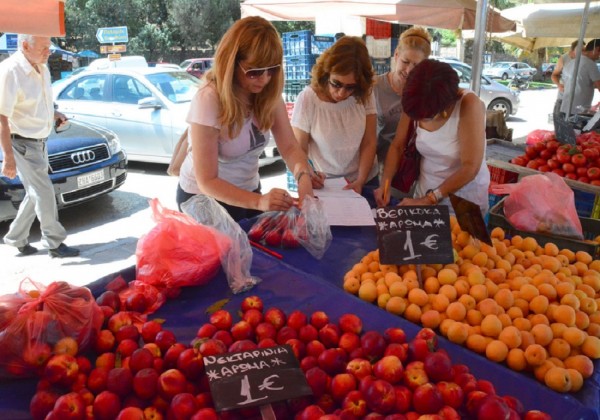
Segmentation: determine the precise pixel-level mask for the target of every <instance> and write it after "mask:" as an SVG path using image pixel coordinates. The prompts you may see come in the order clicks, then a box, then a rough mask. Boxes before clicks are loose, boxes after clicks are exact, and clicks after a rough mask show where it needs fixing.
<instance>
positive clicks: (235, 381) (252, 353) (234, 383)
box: [204, 345, 312, 411]
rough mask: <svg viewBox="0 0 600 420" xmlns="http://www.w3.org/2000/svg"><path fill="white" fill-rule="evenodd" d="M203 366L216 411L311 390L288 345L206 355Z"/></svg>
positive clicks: (260, 403) (293, 396) (296, 395)
mask: <svg viewBox="0 0 600 420" xmlns="http://www.w3.org/2000/svg"><path fill="white" fill-rule="evenodd" d="M204 366H205V368H206V375H207V376H208V381H209V385H210V391H211V393H212V397H213V403H214V405H215V410H217V411H224V410H233V409H237V408H243V407H254V406H259V405H266V404H270V403H273V402H277V401H282V400H287V399H289V398H296V397H300V396H304V395H311V394H312V391H311V389H310V387H309V386H308V383H307V382H306V377H305V376H304V373H303V372H302V370H301V369H300V365H299V363H298V359H296V356H295V355H294V351H293V350H292V348H291V346H289V345H284V346H276V347H269V348H264V349H254V350H249V351H242V352H236V353H224V354H219V355H215V356H206V357H204Z"/></svg>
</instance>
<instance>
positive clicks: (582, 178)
mask: <svg viewBox="0 0 600 420" xmlns="http://www.w3.org/2000/svg"><path fill="white" fill-rule="evenodd" d="M577 181H579V182H584V183H586V184H589V183H590V179H589V178H588V177H587V176H580V177H579V178H577Z"/></svg>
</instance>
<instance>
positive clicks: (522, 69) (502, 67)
mask: <svg viewBox="0 0 600 420" xmlns="http://www.w3.org/2000/svg"><path fill="white" fill-rule="evenodd" d="M536 73H537V69H535V68H533V67H531V66H530V65H529V64H527V63H523V62H521V61H498V62H497V63H493V64H492V65H491V66H490V67H487V68H485V69H484V70H483V75H484V76H488V77H491V78H493V79H502V80H506V79H512V78H513V77H515V74H516V75H518V76H519V77H530V76H534V75H535V74H536Z"/></svg>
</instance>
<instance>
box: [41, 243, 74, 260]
mask: <svg viewBox="0 0 600 420" xmlns="http://www.w3.org/2000/svg"><path fill="white" fill-rule="evenodd" d="M48 254H49V255H50V256H51V257H52V258H67V257H76V256H78V255H79V250H78V249H77V248H71V247H70V246H66V245H65V244H60V245H59V246H58V248H54V249H50V250H48Z"/></svg>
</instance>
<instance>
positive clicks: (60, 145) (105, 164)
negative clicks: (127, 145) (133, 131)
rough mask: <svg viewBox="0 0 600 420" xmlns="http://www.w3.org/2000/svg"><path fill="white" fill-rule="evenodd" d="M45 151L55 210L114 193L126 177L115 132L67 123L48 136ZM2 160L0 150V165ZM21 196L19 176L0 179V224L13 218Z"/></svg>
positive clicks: (125, 157) (87, 125)
mask: <svg viewBox="0 0 600 420" xmlns="http://www.w3.org/2000/svg"><path fill="white" fill-rule="evenodd" d="M47 149H48V160H49V166H48V175H49V176H50V180H51V181H52V184H53V186H54V195H55V197H56V203H57V205H58V208H59V209H61V208H64V207H68V206H72V205H76V204H80V203H83V202H86V201H88V200H91V199H93V198H96V197H98V196H100V195H103V194H107V193H109V192H111V191H114V190H115V189H117V188H119V187H120V186H121V185H123V183H124V182H125V179H126V178H127V155H126V154H125V152H124V151H123V150H122V149H121V143H120V142H119V139H118V137H117V136H116V135H115V133H113V132H111V131H109V130H106V129H104V128H102V127H98V126H94V125H91V124H85V123H82V122H77V121H69V122H67V123H66V125H64V126H63V127H61V128H60V129H59V132H55V131H53V132H52V134H51V135H50V137H48V140H47ZM3 160H4V156H3V154H2V151H0V165H2V161H3ZM17 169H18V168H17ZM24 197H25V190H24V188H23V183H22V182H21V180H20V179H19V177H16V178H14V179H9V178H6V177H4V176H0V222H2V221H7V220H11V219H14V218H15V216H16V214H17V209H18V208H19V205H20V204H21V201H23V198H24Z"/></svg>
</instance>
